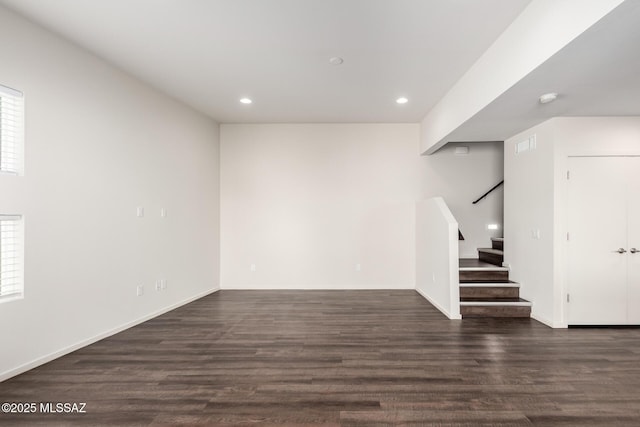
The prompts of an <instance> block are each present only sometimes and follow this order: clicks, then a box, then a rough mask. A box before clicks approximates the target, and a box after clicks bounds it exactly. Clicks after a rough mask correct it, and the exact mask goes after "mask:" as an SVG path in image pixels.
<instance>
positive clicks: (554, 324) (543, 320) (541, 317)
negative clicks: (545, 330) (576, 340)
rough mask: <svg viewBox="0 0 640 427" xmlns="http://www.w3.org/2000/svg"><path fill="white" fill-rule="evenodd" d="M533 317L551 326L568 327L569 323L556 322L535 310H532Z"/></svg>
mask: <svg viewBox="0 0 640 427" xmlns="http://www.w3.org/2000/svg"><path fill="white" fill-rule="evenodd" d="M531 318H532V319H533V320H537V321H538V322H540V323H542V324H543V325H546V326H548V327H550V328H560V329H562V328H566V327H567V325H564V324H562V323H558V322H554V321H552V320H549V319H547V318H546V317H544V316H540V315H539V314H538V313H536V312H534V311H533V310H531Z"/></svg>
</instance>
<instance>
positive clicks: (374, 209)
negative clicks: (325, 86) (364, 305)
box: [221, 124, 503, 288]
mask: <svg viewBox="0 0 640 427" xmlns="http://www.w3.org/2000/svg"><path fill="white" fill-rule="evenodd" d="M418 144H419V133H418V126H417V125H415V124H308V125H304V124H300V125H285V124H283V125H277V124H272V125H222V126H221V230H222V234H221V260H222V271H221V286H222V287H223V288H225V287H229V288H398V287H413V286H414V283H415V277H414V276H415V271H414V270H415V268H414V266H415V245H414V241H415V218H414V217H415V213H414V210H415V202H416V201H418V200H421V199H426V198H430V197H434V196H442V197H443V198H444V199H445V201H446V202H447V204H448V205H449V206H450V207H451V210H452V211H453V213H454V215H456V217H458V216H459V217H460V218H458V219H459V222H460V224H461V225H460V226H461V228H462V230H463V233H464V234H465V238H467V240H466V241H465V242H463V243H462V245H461V255H462V256H467V257H476V256H477V253H476V247H478V246H483V247H486V246H489V245H490V241H489V238H490V237H491V236H492V235H501V234H500V233H501V232H502V230H498V231H497V232H490V231H488V230H487V229H486V224H487V223H489V222H497V223H499V224H500V223H502V194H501V190H499V191H498V192H497V193H496V194H492V195H491V196H490V197H489V198H488V199H486V200H484V201H483V202H481V203H479V204H478V205H472V204H471V202H472V201H473V200H474V199H475V198H477V197H478V196H480V195H481V194H482V193H484V192H485V191H486V190H488V189H489V188H491V187H492V186H493V185H495V184H496V183H498V182H499V181H500V180H501V179H502V162H503V156H502V144H498V143H486V144H485V143H482V144H480V143H479V144H470V153H469V155H467V156H455V155H454V154H453V148H454V147H453V146H452V147H445V148H444V149H443V150H441V151H439V152H438V153H435V154H434V155H432V156H425V157H421V156H418V150H417V148H418ZM252 264H255V266H256V270H255V271H254V272H252V271H251V265H252ZM356 264H360V265H361V271H359V272H358V271H356V268H355V267H356Z"/></svg>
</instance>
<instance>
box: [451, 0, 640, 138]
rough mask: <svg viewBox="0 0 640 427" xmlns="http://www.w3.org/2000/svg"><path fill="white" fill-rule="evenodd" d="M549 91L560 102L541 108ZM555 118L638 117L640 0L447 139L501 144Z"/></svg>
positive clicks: (624, 7) (598, 25)
mask: <svg viewBox="0 0 640 427" xmlns="http://www.w3.org/2000/svg"><path fill="white" fill-rule="evenodd" d="M547 92H557V93H558V94H559V96H558V99H557V100H556V101H554V102H553V103H551V104H545V105H542V104H540V103H539V102H538V98H539V97H540V95H542V94H544V93H547ZM556 116H640V0H628V1H626V2H624V3H622V4H621V5H620V6H618V7H617V8H616V9H614V10H613V11H612V12H611V13H609V14H608V15H607V16H605V17H604V18H602V19H601V20H600V21H599V22H597V23H596V24H594V25H593V26H592V27H591V28H589V29H588V30H587V31H585V32H584V33H583V34H581V35H580V36H579V37H578V38H576V39H575V40H574V41H573V42H571V43H570V44H568V45H567V46H566V47H564V48H563V49H562V50H560V51H559V52H558V53H557V54H555V55H554V56H552V57H551V58H550V59H548V60H547V61H546V62H545V63H544V64H542V65H541V66H540V67H538V68H537V69H535V70H534V71H533V72H531V73H530V74H529V75H528V76H526V77H525V78H524V79H522V80H521V81H519V82H518V83H517V84H515V85H514V86H513V87H511V88H510V89H509V90H508V91H506V92H505V93H503V94H502V95H501V96H499V97H498V98H497V99H496V100H494V101H493V102H492V103H491V104H489V105H488V106H486V107H485V108H484V109H483V110H482V111H480V112H479V113H478V114H476V115H475V116H474V117H473V118H471V119H470V120H468V121H467V122H466V123H464V124H463V125H461V126H460V127H458V129H456V130H455V131H454V132H452V133H451V134H450V135H448V137H447V138H446V140H447V141H450V142H451V141H458V142H461V141H503V140H505V139H507V138H509V137H511V136H513V135H515V134H516V133H518V132H521V131H523V130H526V129H528V128H530V127H532V126H535V125H536V124H538V123H542V122H543V121H545V120H547V119H549V118H551V117H556Z"/></svg>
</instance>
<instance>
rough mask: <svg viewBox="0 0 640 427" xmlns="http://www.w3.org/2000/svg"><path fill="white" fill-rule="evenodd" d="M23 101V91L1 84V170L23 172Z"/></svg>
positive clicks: (14, 172) (13, 172)
mask: <svg viewBox="0 0 640 427" xmlns="http://www.w3.org/2000/svg"><path fill="white" fill-rule="evenodd" d="M23 101H24V97H23V95H22V92H19V91H17V90H14V89H11V88H9V87H6V86H2V85H0V172H6V173H12V174H20V173H21V172H22V171H21V169H22V137H23V117H24V102H23Z"/></svg>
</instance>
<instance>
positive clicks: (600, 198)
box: [567, 157, 640, 325]
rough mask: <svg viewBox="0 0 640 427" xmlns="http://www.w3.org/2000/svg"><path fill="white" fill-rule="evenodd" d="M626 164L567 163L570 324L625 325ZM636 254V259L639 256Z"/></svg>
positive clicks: (599, 160) (602, 160)
mask: <svg viewBox="0 0 640 427" xmlns="http://www.w3.org/2000/svg"><path fill="white" fill-rule="evenodd" d="M630 159H632V158H627V157H571V158H569V171H570V180H569V184H568V185H569V195H568V197H569V200H568V218H567V220H568V230H569V242H568V254H567V255H568V277H567V279H568V288H569V295H570V302H569V304H568V315H569V316H568V318H569V322H568V323H569V324H570V325H596V324H597V325H615V324H626V323H628V315H627V312H628V310H627V300H628V289H627V260H628V258H629V256H630V254H629V252H625V253H618V252H617V250H618V249H619V248H622V249H623V250H625V251H628V249H629V247H628V246H627V212H628V208H627V187H628V180H627V167H628V160H630ZM637 170H639V169H637ZM638 245H640V242H638ZM638 249H640V248H638ZM637 255H639V256H638V258H640V254H637Z"/></svg>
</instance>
